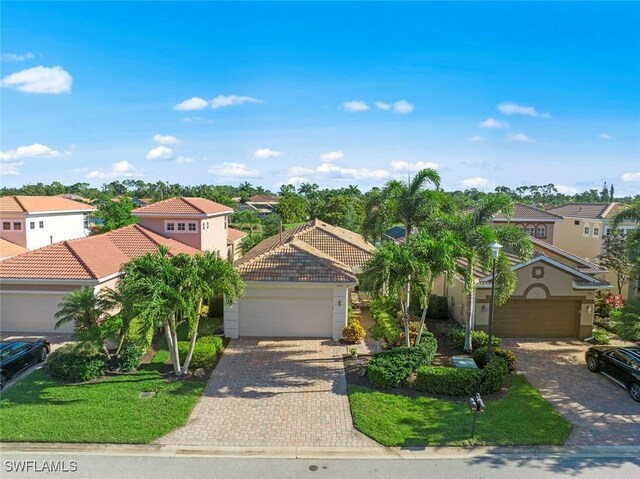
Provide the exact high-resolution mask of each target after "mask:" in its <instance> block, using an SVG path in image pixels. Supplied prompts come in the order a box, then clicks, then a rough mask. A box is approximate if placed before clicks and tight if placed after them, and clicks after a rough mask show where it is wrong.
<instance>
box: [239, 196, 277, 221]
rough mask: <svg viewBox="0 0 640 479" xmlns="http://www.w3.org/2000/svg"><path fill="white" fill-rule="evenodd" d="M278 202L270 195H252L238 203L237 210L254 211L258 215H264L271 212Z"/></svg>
mask: <svg viewBox="0 0 640 479" xmlns="http://www.w3.org/2000/svg"><path fill="white" fill-rule="evenodd" d="M277 204H278V198H276V197H275V196H271V195H253V196H251V197H249V198H247V201H246V202H244V203H240V205H239V206H238V210H240V211H255V212H256V213H258V214H259V215H260V216H266V215H270V214H271V213H273V210H274V208H275V207H276V205H277Z"/></svg>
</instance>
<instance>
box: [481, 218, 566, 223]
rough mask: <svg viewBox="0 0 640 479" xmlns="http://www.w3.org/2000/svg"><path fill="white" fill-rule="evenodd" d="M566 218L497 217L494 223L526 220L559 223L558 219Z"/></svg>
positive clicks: (528, 221)
mask: <svg viewBox="0 0 640 479" xmlns="http://www.w3.org/2000/svg"><path fill="white" fill-rule="evenodd" d="M563 219H564V218H554V219H544V220H541V219H540V218H537V219H536V218H511V219H510V220H508V219H506V218H495V219H494V220H493V222H494V223H515V222H521V221H526V222H527V223H557V222H558V221H562V220H563Z"/></svg>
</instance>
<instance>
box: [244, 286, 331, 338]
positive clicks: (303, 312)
mask: <svg viewBox="0 0 640 479" xmlns="http://www.w3.org/2000/svg"><path fill="white" fill-rule="evenodd" d="M332 327H333V291H332V290H331V289H300V290H295V289H290V290H289V289H275V288H274V289H262V288H261V289H260V290H259V291H251V289H249V288H248V290H247V292H246V293H245V296H243V297H242V299H240V301H239V303H238V334H239V335H240V336H264V337H294V338H295V337H297V338H305V337H307V338H312V337H315V338H330V337H331V336H332V332H333V331H332Z"/></svg>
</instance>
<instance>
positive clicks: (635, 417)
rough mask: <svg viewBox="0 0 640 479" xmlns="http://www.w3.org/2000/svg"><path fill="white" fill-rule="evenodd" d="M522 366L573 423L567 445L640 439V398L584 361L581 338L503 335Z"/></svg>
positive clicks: (635, 442)
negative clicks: (573, 339) (631, 395)
mask: <svg viewBox="0 0 640 479" xmlns="http://www.w3.org/2000/svg"><path fill="white" fill-rule="evenodd" d="M503 347H505V348H508V349H512V350H513V351H514V352H515V353H516V355H517V357H518V369H519V370H520V371H521V372H523V373H524V375H525V376H526V377H527V379H528V380H529V382H531V384H532V385H533V386H534V387H535V388H536V389H538V391H540V394H542V396H543V397H545V398H546V399H547V400H548V401H549V402H551V403H552V404H553V405H554V406H555V408H556V409H557V410H558V411H560V413H561V414H562V415H563V416H564V417H565V418H566V419H567V420H568V421H569V422H570V423H571V424H573V430H572V431H571V434H570V435H569V438H568V439H567V442H566V443H565V444H566V445H573V446H584V445H594V446H595V445H600V446H613V445H640V404H639V403H636V402H634V401H633V400H632V399H631V397H630V396H629V393H628V391H627V390H626V389H624V388H622V387H620V386H619V385H617V384H616V383H614V382H613V381H611V380H610V379H608V378H607V377H605V376H603V375H601V374H594V373H591V372H589V370H588V369H587V367H586V365H585V362H584V352H585V351H586V350H587V349H588V345H586V344H585V343H583V342H581V341H565V340H534V339H505V340H504V341H503Z"/></svg>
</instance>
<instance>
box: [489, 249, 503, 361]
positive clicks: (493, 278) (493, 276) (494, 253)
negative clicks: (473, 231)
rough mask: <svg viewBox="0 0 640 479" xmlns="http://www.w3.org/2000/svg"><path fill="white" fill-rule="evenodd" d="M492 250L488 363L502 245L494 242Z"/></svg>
mask: <svg viewBox="0 0 640 479" xmlns="http://www.w3.org/2000/svg"><path fill="white" fill-rule="evenodd" d="M489 248H491V257H492V258H493V268H492V274H491V303H489V344H488V345H487V362H489V360H490V359H491V353H492V352H493V344H492V342H493V309H494V307H495V295H496V294H495V293H496V259H497V258H498V254H499V253H500V250H501V249H502V245H501V244H500V243H498V242H497V241H494V242H493V243H491V244H490V245H489Z"/></svg>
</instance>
